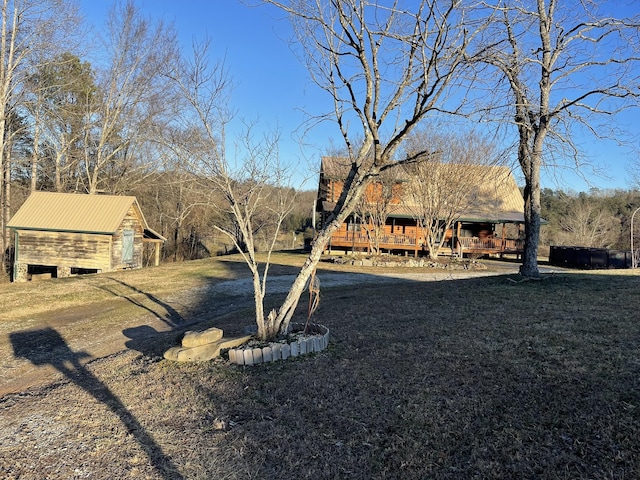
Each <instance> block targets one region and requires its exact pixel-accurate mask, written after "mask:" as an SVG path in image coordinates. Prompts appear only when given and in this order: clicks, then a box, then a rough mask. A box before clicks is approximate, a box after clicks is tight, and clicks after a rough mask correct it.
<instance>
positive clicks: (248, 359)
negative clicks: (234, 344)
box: [242, 349, 253, 365]
mask: <svg viewBox="0 0 640 480" xmlns="http://www.w3.org/2000/svg"><path fill="white" fill-rule="evenodd" d="M242 356H243V357H244V364H245V365H253V352H252V351H251V350H250V349H246V350H243V351H242Z"/></svg>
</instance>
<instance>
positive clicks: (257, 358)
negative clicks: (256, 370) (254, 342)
mask: <svg viewBox="0 0 640 480" xmlns="http://www.w3.org/2000/svg"><path fill="white" fill-rule="evenodd" d="M251 352H252V353H253V364H254V365H260V364H261V363H262V348H253V349H252V350H251Z"/></svg>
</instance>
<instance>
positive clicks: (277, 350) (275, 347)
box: [271, 343, 282, 362]
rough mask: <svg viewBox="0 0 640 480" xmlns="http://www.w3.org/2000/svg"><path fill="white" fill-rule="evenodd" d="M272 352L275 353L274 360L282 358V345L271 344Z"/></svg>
mask: <svg viewBox="0 0 640 480" xmlns="http://www.w3.org/2000/svg"><path fill="white" fill-rule="evenodd" d="M271 352H272V353H273V361H274V362H275V361H276V360H282V352H281V345H280V344H279V343H276V344H274V345H271Z"/></svg>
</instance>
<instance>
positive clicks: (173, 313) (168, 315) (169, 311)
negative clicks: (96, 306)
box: [99, 278, 185, 327]
mask: <svg viewBox="0 0 640 480" xmlns="http://www.w3.org/2000/svg"><path fill="white" fill-rule="evenodd" d="M111 280H112V281H113V282H115V283H117V284H119V285H121V286H123V287H125V288H126V289H128V290H130V291H131V292H132V294H141V295H144V296H145V297H146V298H148V299H149V300H151V301H152V302H153V303H154V304H155V305H157V306H159V307H161V308H162V309H164V310H165V313H161V312H159V311H156V310H154V309H153V308H150V307H148V306H146V305H145V304H144V303H142V302H141V301H139V300H136V299H135V298H134V297H133V296H131V295H126V294H125V293H121V292H118V291H117V290H116V288H110V287H108V286H106V285H104V286H101V287H99V288H101V289H102V290H104V291H105V292H108V293H110V294H112V295H113V296H115V297H119V298H123V299H125V300H127V301H128V302H131V303H132V304H134V305H136V306H138V307H140V308H142V309H144V310H146V311H148V312H149V313H151V314H152V315H153V316H154V317H156V318H157V319H159V320H162V321H163V322H164V323H166V324H167V325H169V326H170V327H175V326H177V325H180V324H183V323H185V319H184V318H183V317H182V315H180V313H179V312H178V311H177V310H176V309H175V308H173V307H172V306H171V305H170V304H168V303H167V302H165V301H163V300H161V299H160V298H158V297H156V296H155V295H152V294H151V293H149V292H145V291H144V290H140V289H139V288H137V287H134V286H133V285H130V284H128V283H126V282H123V281H122V280H118V279H116V278H111Z"/></svg>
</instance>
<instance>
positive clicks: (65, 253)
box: [7, 192, 166, 282]
mask: <svg viewBox="0 0 640 480" xmlns="http://www.w3.org/2000/svg"><path fill="white" fill-rule="evenodd" d="M7 227H8V228H10V229H11V230H12V232H13V234H14V239H15V243H14V245H15V254H14V264H13V279H14V281H17V282H20V281H27V280H29V279H31V278H32V276H33V275H37V274H45V275H51V276H52V277H59V278H61V277H69V276H71V275H76V274H82V273H99V272H112V271H115V270H123V269H128V268H141V267H142V266H143V251H144V244H151V245H153V247H154V250H155V251H154V263H155V265H159V263H160V248H161V246H162V243H164V242H165V241H166V239H165V238H164V237H163V236H162V235H160V234H159V233H156V232H154V231H153V230H151V229H150V228H149V226H148V225H147V222H146V220H145V218H144V215H143V214H142V210H141V209H140V205H139V204H138V201H137V200H136V198H135V197H133V196H118V195H84V194H73V193H54V192H33V193H32V194H31V195H30V196H29V198H27V200H26V201H25V202H24V204H23V205H22V206H21V207H20V209H19V210H18V211H17V212H16V214H15V215H14V216H13V218H11V220H10V221H9V223H8V224H7Z"/></svg>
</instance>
